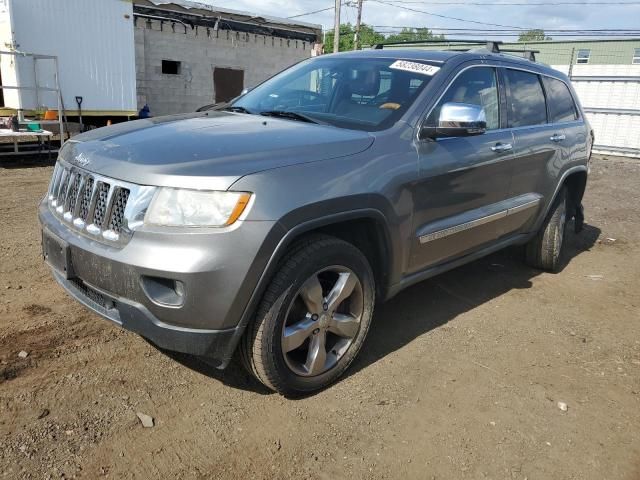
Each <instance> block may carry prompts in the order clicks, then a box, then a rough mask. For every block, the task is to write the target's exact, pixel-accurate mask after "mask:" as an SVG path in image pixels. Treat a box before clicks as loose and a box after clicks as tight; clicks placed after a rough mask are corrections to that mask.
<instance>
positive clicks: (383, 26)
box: [369, 25, 640, 33]
mask: <svg viewBox="0 0 640 480" xmlns="http://www.w3.org/2000/svg"><path fill="white" fill-rule="evenodd" d="M369 26H370V27H372V28H410V29H413V30H415V29H418V28H428V29H429V30H451V31H468V32H471V31H473V32H516V33H522V31H521V30H520V29H516V30H512V29H505V28H449V27H416V26H411V25H369ZM541 30H543V29H541ZM544 31H545V33H555V32H561V33H572V32H593V33H598V32H638V31H640V28H596V29H587V28H552V29H548V28H545V29H544Z"/></svg>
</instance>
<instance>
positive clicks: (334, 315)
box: [281, 265, 364, 377]
mask: <svg viewBox="0 0 640 480" xmlns="http://www.w3.org/2000/svg"><path fill="white" fill-rule="evenodd" d="M363 311H364V296H363V290H362V284H361V282H360V279H358V277H357V276H356V274H355V273H354V272H353V271H352V270H350V269H349V268H347V267H344V266H337V265H336V266H331V267H327V268H324V269H322V270H320V271H318V272H316V273H315V274H313V275H312V276H311V277H309V278H308V279H307V280H306V281H305V282H304V284H303V285H302V287H300V289H299V290H298V292H297V293H296V295H295V296H294V297H293V300H292V301H291V304H290V305H289V308H288V309H287V314H286V318H285V322H284V325H283V329H282V341H281V345H282V354H283V356H284V359H285V362H286V364H287V366H288V367H289V368H290V369H291V370H292V371H293V372H294V373H296V374H297V375H301V376H306V377H308V376H316V375H320V374H322V373H324V372H327V371H328V370H331V369H332V368H333V367H335V366H336V364H337V363H338V361H339V360H340V359H341V358H342V357H343V356H344V354H345V353H346V352H347V350H348V349H349V347H350V346H351V344H352V343H353V341H354V340H355V338H356V336H357V334H358V331H359V330H360V323H361V320H362V314H363Z"/></svg>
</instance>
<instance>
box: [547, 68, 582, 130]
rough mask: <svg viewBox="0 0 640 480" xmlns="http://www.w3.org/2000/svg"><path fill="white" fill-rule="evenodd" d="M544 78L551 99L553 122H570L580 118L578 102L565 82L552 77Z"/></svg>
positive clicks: (550, 111) (550, 108)
mask: <svg viewBox="0 0 640 480" xmlns="http://www.w3.org/2000/svg"><path fill="white" fill-rule="evenodd" d="M543 78H544V86H545V89H546V90H547V98H548V99H549V113H550V114H551V121H552V122H553V123H557V122H570V121H572V120H575V119H576V118H578V115H577V110H576V104H575V103H574V101H573V97H572V96H571V93H570V92H569V88H568V87H567V86H566V85H565V84H564V82H561V81H560V80H557V79H555V78H551V77H543Z"/></svg>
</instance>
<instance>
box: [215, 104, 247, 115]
mask: <svg viewBox="0 0 640 480" xmlns="http://www.w3.org/2000/svg"><path fill="white" fill-rule="evenodd" d="M222 110H225V111H227V112H236V113H247V114H249V115H252V114H253V113H252V112H250V111H249V110H247V109H246V108H244V107H234V106H233V105H229V106H228V107H224V108H223V109H222Z"/></svg>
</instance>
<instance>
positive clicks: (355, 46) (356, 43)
mask: <svg viewBox="0 0 640 480" xmlns="http://www.w3.org/2000/svg"><path fill="white" fill-rule="evenodd" d="M362 1H363V0H358V16H357V17H356V33H355V34H354V35H353V49H354V50H358V49H360V22H361V21H362Z"/></svg>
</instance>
